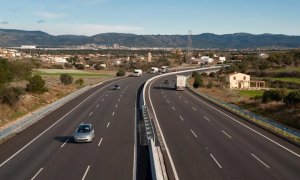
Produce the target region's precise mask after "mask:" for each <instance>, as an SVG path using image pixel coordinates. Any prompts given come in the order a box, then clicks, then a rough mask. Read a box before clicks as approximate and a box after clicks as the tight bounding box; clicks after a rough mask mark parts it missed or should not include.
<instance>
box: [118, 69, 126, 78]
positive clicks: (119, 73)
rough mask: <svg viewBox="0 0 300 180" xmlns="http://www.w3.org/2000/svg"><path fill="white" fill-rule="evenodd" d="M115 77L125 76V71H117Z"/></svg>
mask: <svg viewBox="0 0 300 180" xmlns="http://www.w3.org/2000/svg"><path fill="white" fill-rule="evenodd" d="M116 76H117V77H119V76H125V71H124V70H119V71H118V72H117V74H116Z"/></svg>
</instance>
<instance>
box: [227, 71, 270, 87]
mask: <svg viewBox="0 0 300 180" xmlns="http://www.w3.org/2000/svg"><path fill="white" fill-rule="evenodd" d="M225 81H226V82H227V83H228V85H229V88H230V89H253V90H259V89H262V88H265V82H264V81H251V80H250V75H247V74H243V73H232V74H228V76H226V78H225Z"/></svg>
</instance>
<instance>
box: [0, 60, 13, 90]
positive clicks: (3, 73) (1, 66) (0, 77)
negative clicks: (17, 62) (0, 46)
mask: <svg viewBox="0 0 300 180" xmlns="http://www.w3.org/2000/svg"><path fill="white" fill-rule="evenodd" d="M13 79H14V75H13V72H12V67H11V65H10V63H9V61H8V60H7V59H3V58H0V86H1V85H4V84H6V83H9V82H11V81H12V80H13Z"/></svg>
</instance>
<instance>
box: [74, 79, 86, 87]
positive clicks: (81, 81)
mask: <svg viewBox="0 0 300 180" xmlns="http://www.w3.org/2000/svg"><path fill="white" fill-rule="evenodd" d="M75 83H76V84H77V85H79V86H82V85H83V83H84V80H83V79H82V78H80V79H77V80H76V81H75Z"/></svg>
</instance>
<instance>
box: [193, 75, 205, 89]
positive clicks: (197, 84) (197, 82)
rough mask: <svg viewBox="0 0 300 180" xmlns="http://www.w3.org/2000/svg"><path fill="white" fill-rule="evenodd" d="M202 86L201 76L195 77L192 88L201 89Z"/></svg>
mask: <svg viewBox="0 0 300 180" xmlns="http://www.w3.org/2000/svg"><path fill="white" fill-rule="evenodd" d="M202 86H203V80H202V78H201V76H196V77H195V81H194V84H193V87H194V88H198V87H202Z"/></svg>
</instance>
